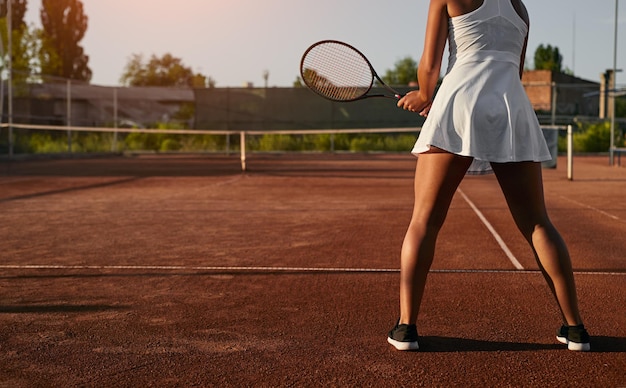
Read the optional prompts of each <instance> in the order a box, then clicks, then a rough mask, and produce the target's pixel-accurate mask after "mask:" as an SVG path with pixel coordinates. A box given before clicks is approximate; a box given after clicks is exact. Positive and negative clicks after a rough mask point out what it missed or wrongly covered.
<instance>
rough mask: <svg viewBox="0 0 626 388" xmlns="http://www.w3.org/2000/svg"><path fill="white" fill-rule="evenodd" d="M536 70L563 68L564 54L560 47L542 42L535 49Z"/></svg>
mask: <svg viewBox="0 0 626 388" xmlns="http://www.w3.org/2000/svg"><path fill="white" fill-rule="evenodd" d="M535 70H552V71H558V72H561V71H562V70H563V56H562V55H561V53H560V52H559V48H558V47H556V46H554V47H552V46H551V45H546V46H544V45H543V44H540V45H539V47H537V49H536V50H535Z"/></svg>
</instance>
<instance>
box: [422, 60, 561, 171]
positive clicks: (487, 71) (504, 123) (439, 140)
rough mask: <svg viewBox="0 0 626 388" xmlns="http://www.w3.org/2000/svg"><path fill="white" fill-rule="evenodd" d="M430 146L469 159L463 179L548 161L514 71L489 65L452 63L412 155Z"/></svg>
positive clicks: (501, 64)
mask: <svg viewBox="0 0 626 388" xmlns="http://www.w3.org/2000/svg"><path fill="white" fill-rule="evenodd" d="M431 146H434V147H437V148H441V149H444V150H446V151H448V152H451V153H454V154H458V155H463V156H471V157H474V162H473V163H472V165H471V166H470V169H469V170H468V174H484V173H488V172H490V171H491V165H490V163H489V162H496V163H504V162H519V161H535V162H543V161H547V160H551V159H552V156H551V155H550V151H549V150H548V146H547V145H546V141H545V139H544V137H543V133H542V131H541V127H540V126H539V122H538V120H537V116H536V114H535V111H534V110H533V108H532V105H531V104H530V101H529V100H528V96H527V95H526V91H525V90H524V87H523V86H522V83H521V82H520V79H519V72H518V69H517V66H516V65H514V64H512V63H510V62H503V61H495V60H487V61H481V62H468V63H463V64H458V63H457V64H456V65H455V66H454V67H453V68H452V70H451V71H450V72H449V73H448V74H447V75H446V76H445V77H444V79H443V82H442V84H441V87H440V88H439V90H438V91H437V94H436V96H435V99H434V101H433V105H432V107H431V110H430V112H429V114H428V117H427V118H426V121H425V122H424V125H423V126H422V130H421V133H420V135H419V137H418V139H417V142H416V143H415V146H414V147H413V151H412V153H413V154H415V155H418V154H420V153H422V152H425V151H428V150H429V148H430V147H431Z"/></svg>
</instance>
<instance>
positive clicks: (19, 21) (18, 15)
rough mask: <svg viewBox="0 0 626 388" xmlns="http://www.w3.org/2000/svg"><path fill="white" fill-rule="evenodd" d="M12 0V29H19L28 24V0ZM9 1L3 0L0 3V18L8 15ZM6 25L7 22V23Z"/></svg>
mask: <svg viewBox="0 0 626 388" xmlns="http://www.w3.org/2000/svg"><path fill="white" fill-rule="evenodd" d="M10 1H11V30H19V29H21V28H23V27H24V26H26V23H25V22H24V15H25V14H26V0H10ZM7 9H8V1H7V0H3V1H2V3H1V4H0V18H6V17H7ZM5 27H6V24H5Z"/></svg>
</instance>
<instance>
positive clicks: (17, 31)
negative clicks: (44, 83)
mask: <svg viewBox="0 0 626 388" xmlns="http://www.w3.org/2000/svg"><path fill="white" fill-rule="evenodd" d="M7 10H8V7H7V2H6V1H4V2H2V3H1V4H0V35H1V37H2V40H1V41H0V48H1V49H2V50H0V55H1V57H0V58H1V62H2V63H1V65H0V69H2V70H4V69H6V68H7V67H8V64H7V62H8V59H9V57H8V52H7V51H8V48H9V44H8V35H7V30H8V29H7V23H8V18H7ZM25 13H26V0H12V2H11V24H12V28H11V51H12V53H11V68H12V70H13V72H12V79H13V88H14V89H13V90H14V92H15V93H16V94H18V95H19V94H21V93H22V92H25V90H22V89H23V88H21V86H23V85H25V81H26V80H27V79H31V78H33V77H32V69H33V68H36V67H38V63H39V59H38V58H39V48H40V47H41V44H40V41H39V34H40V31H39V30H37V29H34V28H32V29H31V28H29V26H28V25H26V23H25V22H24V15H25Z"/></svg>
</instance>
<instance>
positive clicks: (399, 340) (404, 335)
mask: <svg viewBox="0 0 626 388" xmlns="http://www.w3.org/2000/svg"><path fill="white" fill-rule="evenodd" d="M387 342H389V343H390V344H392V345H393V346H394V347H395V348H396V349H398V350H417V349H419V345H418V344H417V327H416V326H415V325H405V324H400V320H398V323H396V326H394V328H393V329H391V331H390V332H389V336H387Z"/></svg>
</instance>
